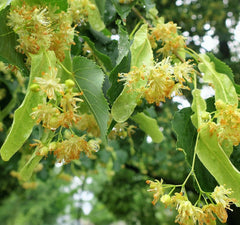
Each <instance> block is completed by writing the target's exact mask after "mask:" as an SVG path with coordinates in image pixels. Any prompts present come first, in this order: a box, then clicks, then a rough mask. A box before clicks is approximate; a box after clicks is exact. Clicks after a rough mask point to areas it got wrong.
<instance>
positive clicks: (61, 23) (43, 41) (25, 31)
mask: <svg viewBox="0 0 240 225" xmlns="http://www.w3.org/2000/svg"><path fill="white" fill-rule="evenodd" d="M8 19H9V22H8V25H9V26H10V27H12V28H13V30H14V31H15V32H16V33H17V34H18V36H19V39H18V42H19V45H18V46H17V50H18V51H19V52H21V53H23V54H26V55H27V56H29V53H30V54H37V53H38V52H39V51H40V50H42V49H45V50H53V51H55V54H56V56H57V57H58V58H59V59H60V60H61V61H63V60H64V58H65V53H64V52H65V50H68V49H70V46H71V44H73V43H74V42H73V35H74V28H73V27H71V23H72V18H71V16H70V14H69V13H68V12H63V11H62V12H59V13H57V9H56V8H54V7H41V6H29V5H27V4H25V3H23V5H22V6H21V7H19V6H17V7H12V8H11V10H10V14H9V16H8Z"/></svg>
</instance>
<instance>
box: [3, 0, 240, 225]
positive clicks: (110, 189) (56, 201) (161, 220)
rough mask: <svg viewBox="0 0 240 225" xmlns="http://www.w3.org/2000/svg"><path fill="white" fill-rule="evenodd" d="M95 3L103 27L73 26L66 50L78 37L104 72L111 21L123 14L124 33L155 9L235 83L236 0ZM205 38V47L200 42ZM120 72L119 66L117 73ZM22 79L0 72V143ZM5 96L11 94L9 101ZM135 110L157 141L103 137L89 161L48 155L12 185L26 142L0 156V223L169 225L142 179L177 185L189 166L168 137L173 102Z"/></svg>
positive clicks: (79, 46)
mask: <svg viewBox="0 0 240 225" xmlns="http://www.w3.org/2000/svg"><path fill="white" fill-rule="evenodd" d="M95 2H96V4H97V6H98V8H99V11H100V13H101V16H102V19H103V20H104V23H105V25H106V28H105V29H104V30H103V31H102V32H96V31H94V30H93V29H92V28H91V27H90V25H89V24H85V25H82V26H79V27H77V30H78V31H79V32H80V36H81V38H80V39H77V38H75V42H76V45H75V46H73V48H72V55H84V54H86V52H85V49H84V42H83V40H85V41H86V42H87V43H88V45H89V46H91V47H92V49H93V48H94V51H95V53H96V52H98V53H96V54H100V58H102V59H103V58H105V59H106V58H109V59H110V61H111V64H112V66H110V64H109V68H107V69H108V70H111V68H112V67H114V66H115V65H116V59H117V56H118V50H117V45H118V42H117V41H116V40H114V38H111V37H114V35H117V34H118V33H119V26H118V23H116V21H117V20H118V19H120V18H122V19H124V21H125V23H126V28H127V31H128V34H129V35H130V33H131V31H132V30H133V28H134V27H135V26H136V24H137V23H138V22H139V20H140V19H141V18H140V15H141V16H143V17H144V18H148V16H149V9H150V8H152V7H153V6H155V7H156V8H157V10H158V11H159V16H162V17H164V19H165V21H166V22H168V21H173V22H174V23H177V24H178V25H179V26H181V27H182V32H183V35H184V36H185V37H186V40H187V44H188V46H189V47H190V48H192V49H194V50H195V51H197V52H199V51H200V52H206V51H208V50H211V51H213V52H214V53H215V55H216V56H217V57H218V58H220V59H221V60H223V61H225V62H226V63H227V64H228V65H229V66H230V67H231V68H232V70H233V73H234V74H235V81H236V83H238V84H240V72H239V71H240V66H239V65H240V64H239V60H240V58H239V57H240V55H239V50H240V44H239V40H240V24H239V13H240V4H239V1H238V0H215V1H210V2H209V1H203V0H177V1H172V0H171V1H170V0H155V1H154V0H138V1H137V0H135V1H133V2H132V3H131V4H127V5H120V4H118V1H117V0H104V1H102V0H95ZM132 7H134V8H132ZM139 13H140V14H139ZM238 24H239V25H238ZM123 34H124V33H123ZM209 40H210V41H211V42H210V47H209V45H208V46H207V45H205V44H206V43H207V41H209ZM213 41H215V42H214V43H216V44H213ZM203 43H204V44H203ZM204 46H205V47H204ZM206 46H207V47H206ZM89 57H94V56H89ZM126 60H128V59H127V58H126ZM128 69H129V68H121V67H120V68H117V72H118V70H119V71H120V70H121V71H124V70H126V71H127V70H128ZM117 72H116V71H115V73H117ZM26 83H27V80H26V79H25V81H22V80H21V79H20V78H19V77H17V76H16V75H13V74H9V73H5V72H4V71H1V76H0V109H1V110H2V109H4V110H5V111H3V110H2V111H1V115H0V118H1V120H0V121H2V122H3V123H1V127H0V130H1V132H0V145H2V143H3V141H4V139H5V137H6V135H7V132H8V129H9V127H10V125H11V122H12V113H13V112H14V110H15V109H16V108H17V107H18V106H19V104H20V103H21V101H22V99H23V96H24V92H25V85H26ZM108 87H109V84H108V81H106V83H105V85H104V88H105V89H106V90H107V89H108ZM120 88H121V87H120ZM106 90H105V92H106ZM13 95H15V96H16V97H14V98H13ZM188 100H191V99H188ZM110 102H111V99H110ZM138 107H139V111H141V110H142V109H144V110H145V113H147V114H149V115H151V116H152V117H153V118H156V119H157V121H158V124H159V127H160V128H161V130H162V132H163V134H164V141H163V142H161V143H159V144H155V143H153V142H152V141H151V138H150V137H148V136H146V135H145V133H143V132H142V131H141V130H140V129H138V128H136V129H135V133H134V134H133V135H132V136H131V137H127V138H121V137H118V138H117V139H116V140H112V141H110V142H109V144H108V146H107V147H103V146H102V148H101V150H100V151H99V152H97V153H96V154H95V156H94V157H93V158H91V159H89V158H87V157H84V156H83V157H81V159H80V160H79V161H74V162H72V163H71V165H66V166H60V165H56V164H55V163H54V161H53V157H51V156H50V157H48V158H47V159H46V160H44V161H42V162H41V164H40V166H39V168H38V169H36V171H35V174H34V176H33V177H32V178H31V181H29V182H27V183H21V182H20V183H19V182H18V180H17V176H18V172H17V171H18V167H19V166H20V165H21V163H22V161H23V160H25V159H26V158H27V157H28V154H27V153H26V152H30V150H29V147H28V146H29V143H26V145H25V146H24V147H23V149H22V151H21V152H20V153H17V154H16V155H15V156H14V157H13V158H12V159H11V161H9V162H3V161H2V160H1V159H0V222H1V224H6V225H40V224H41V225H42V224H44V225H52V224H95V225H106V224H113V223H114V222H119V221H121V222H120V223H119V224H129V225H134V224H139V225H140V224H142V225H148V224H152V225H155V224H156V225H157V224H161V225H171V224H174V218H175V212H174V211H172V210H169V209H164V206H162V205H160V204H157V205H156V206H152V204H151V201H152V196H151V195H150V194H149V193H148V192H147V188H148V187H147V185H146V184H145V181H146V180H147V179H161V178H163V180H164V181H166V182H167V183H172V184H179V183H181V182H183V180H184V178H185V177H186V175H187V173H188V171H189V167H188V165H187V163H186V162H185V160H184V159H185V156H184V154H183V152H181V151H177V150H176V136H175V134H174V132H173V129H172V125H171V121H172V119H173V116H174V113H175V112H176V111H177V110H178V108H179V107H181V104H180V103H176V102H172V101H167V102H166V103H165V104H162V105H160V106H159V107H154V106H149V105H147V103H146V102H144V101H143V102H140V104H139V106H138ZM129 124H132V125H135V124H134V121H129ZM39 129H40V128H36V129H35V130H34V132H33V134H32V138H34V136H38V133H39V132H40V130H39ZM24 148H25V151H23V150H24ZM24 152H25V153H24ZM239 155H240V148H239V147H237V148H235V149H234V152H233V155H232V157H231V158H232V160H233V163H234V164H235V166H236V167H237V168H238V169H240V160H239V159H240V158H239ZM187 187H188V191H189V193H190V196H192V199H194V198H195V197H196V196H195V189H194V185H193V184H191V183H189V184H188V186H187ZM86 196H88V197H86ZM239 218H240V216H239V211H238V210H235V211H234V214H233V215H232V214H231V215H230V217H229V221H228V224H229V225H232V224H239V222H238V221H239ZM80 219H82V220H81V223H80V222H79V220H80ZM84 221H85V222H84ZM86 221H89V222H86Z"/></svg>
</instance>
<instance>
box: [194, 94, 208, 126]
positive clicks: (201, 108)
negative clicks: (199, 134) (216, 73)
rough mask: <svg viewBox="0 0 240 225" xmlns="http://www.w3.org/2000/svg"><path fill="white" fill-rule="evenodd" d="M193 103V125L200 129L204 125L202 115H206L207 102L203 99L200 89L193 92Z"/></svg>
mask: <svg viewBox="0 0 240 225" xmlns="http://www.w3.org/2000/svg"><path fill="white" fill-rule="evenodd" d="M192 95H193V103H192V110H193V112H195V113H194V114H193V115H192V116H191V119H192V123H193V125H194V126H195V127H196V128H199V127H200V126H201V125H202V118H201V115H202V114H203V113H206V108H207V106H206V102H205V101H204V100H203V99H202V97H201V91H200V90H199V89H194V90H193V91H192Z"/></svg>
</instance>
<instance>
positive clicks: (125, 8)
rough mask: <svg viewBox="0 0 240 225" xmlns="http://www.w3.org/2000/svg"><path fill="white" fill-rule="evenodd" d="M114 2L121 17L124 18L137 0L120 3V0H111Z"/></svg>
mask: <svg viewBox="0 0 240 225" xmlns="http://www.w3.org/2000/svg"><path fill="white" fill-rule="evenodd" d="M111 1H112V3H113V4H114V6H115V8H116V10H117V13H118V14H119V16H121V18H122V19H123V20H124V19H126V17H127V16H128V14H129V13H130V12H131V9H132V7H133V6H134V5H135V4H136V0H134V1H133V2H131V3H130V4H120V3H119V0H111Z"/></svg>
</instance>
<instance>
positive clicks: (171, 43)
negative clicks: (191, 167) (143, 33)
mask: <svg viewBox="0 0 240 225" xmlns="http://www.w3.org/2000/svg"><path fill="white" fill-rule="evenodd" d="M179 28H180V27H177V24H175V23H173V22H168V23H158V24H157V26H156V27H153V28H150V32H149V33H150V34H149V41H150V43H151V46H152V48H153V49H156V48H157V47H158V43H157V42H159V41H160V42H161V48H160V49H158V50H157V52H158V53H161V54H163V56H168V55H171V54H176V53H177V52H178V50H179V49H182V48H184V47H185V38H184V37H183V36H181V35H178V29H179Z"/></svg>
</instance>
